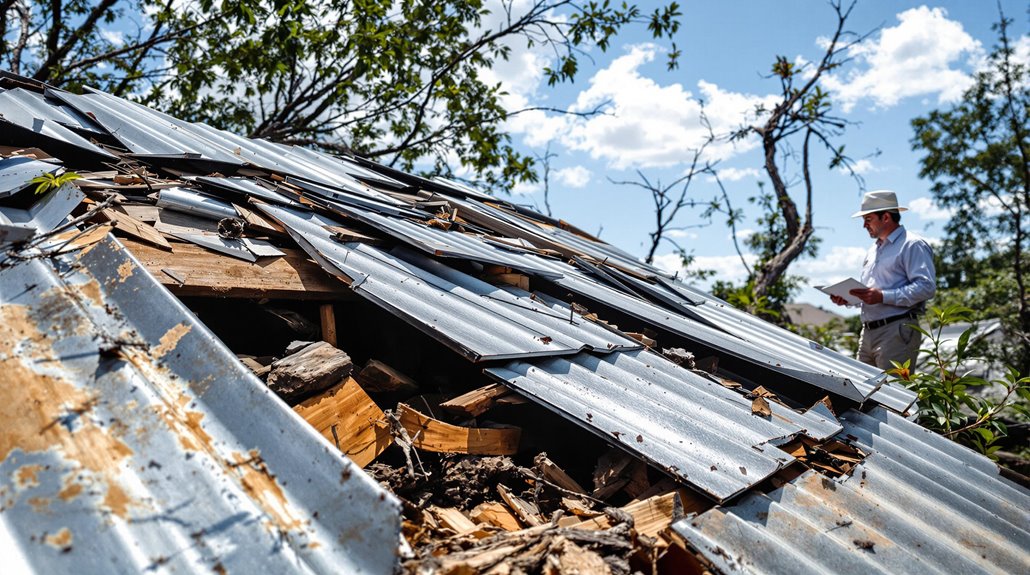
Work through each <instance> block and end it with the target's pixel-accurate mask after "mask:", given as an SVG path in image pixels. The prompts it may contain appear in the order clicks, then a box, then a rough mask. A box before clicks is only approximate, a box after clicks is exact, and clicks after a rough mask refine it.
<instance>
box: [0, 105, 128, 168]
mask: <svg viewBox="0 0 1030 575" xmlns="http://www.w3.org/2000/svg"><path fill="white" fill-rule="evenodd" d="M0 108H2V109H3V111H4V113H3V116H2V117H0V126H2V125H4V123H8V124H11V125H13V126H18V127H19V128H22V129H24V130H28V131H30V132H33V133H35V134H38V135H40V136H44V137H46V138H50V139H53V140H56V141H58V142H63V143H65V144H70V145H72V146H75V147H77V148H81V149H83V150H87V151H89V152H90V153H93V154H97V155H100V156H102V157H104V158H107V159H109V160H110V161H115V160H116V158H115V157H114V156H113V155H111V154H109V153H108V152H106V151H105V150H103V149H101V148H99V147H97V146H95V145H93V144H92V143H91V142H90V141H89V140H88V139H86V138H84V137H82V136H80V135H78V134H76V133H75V132H74V131H72V130H70V129H68V128H67V127H65V126H64V125H63V124H64V123H67V124H70V125H74V124H75V120H74V119H73V118H71V117H70V116H69V115H68V114H67V113H65V112H64V111H63V110H62V109H60V108H58V107H56V106H51V105H50V104H49V103H48V102H46V101H44V100H42V99H41V97H40V96H39V95H38V94H34V93H32V92H29V91H27V90H23V89H21V88H15V89H14V90H0Z"/></svg>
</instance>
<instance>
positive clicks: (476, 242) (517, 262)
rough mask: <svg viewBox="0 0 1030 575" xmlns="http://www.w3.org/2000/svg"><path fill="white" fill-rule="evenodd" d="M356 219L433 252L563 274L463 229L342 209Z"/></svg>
mask: <svg viewBox="0 0 1030 575" xmlns="http://www.w3.org/2000/svg"><path fill="white" fill-rule="evenodd" d="M340 210H341V211H343V212H344V213H346V214H347V215H349V216H351V217H353V218H354V219H356V220H358V221H361V222H364V223H366V224H368V225H370V226H373V227H375V228H376V229H378V230H380V231H382V232H383V233H386V234H388V235H390V236H391V237H393V238H396V239H398V240H400V241H402V242H405V243H407V244H409V245H411V246H412V247H415V248H417V249H419V250H422V251H424V252H426V253H428V254H430V255H436V256H443V257H457V258H463V259H468V260H472V261H477V262H483V263H488V264H495V265H501V266H507V267H511V268H514V269H517V270H520V271H523V272H526V273H531V274H534V275H537V276H540V277H543V278H557V277H560V276H561V274H559V273H557V272H553V271H550V270H548V269H547V268H546V267H543V266H538V265H533V263H534V261H535V260H536V259H538V258H534V257H520V255H514V254H512V250H510V249H505V248H503V247H501V246H499V245H497V244H496V243H487V242H485V241H483V240H482V239H481V238H480V237H477V236H473V235H470V234H464V233H461V232H456V231H455V232H451V231H445V230H441V229H438V228H434V227H431V226H429V225H426V224H423V223H415V222H412V221H410V220H407V219H404V218H391V217H387V216H382V215H379V214H377V213H371V212H368V211H362V210H358V209H351V208H340Z"/></svg>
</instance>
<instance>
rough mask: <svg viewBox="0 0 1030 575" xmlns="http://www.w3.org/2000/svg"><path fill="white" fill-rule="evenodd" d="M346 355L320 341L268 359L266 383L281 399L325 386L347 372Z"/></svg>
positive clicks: (348, 364)
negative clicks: (296, 350)
mask: <svg viewBox="0 0 1030 575" xmlns="http://www.w3.org/2000/svg"><path fill="white" fill-rule="evenodd" d="M353 367H354V365H353V364H352V363H351V360H350V356H348V355H347V354H346V353H344V352H343V351H342V350H339V349H336V348H335V347H333V346H332V345H329V344H328V343H326V342H324V341H319V342H316V343H313V344H311V345H309V346H307V347H305V348H303V349H301V350H300V351H298V352H297V353H294V354H293V355H288V356H286V357H284V358H282V359H279V360H276V361H273V362H272V370H271V371H270V372H269V373H268V380H267V382H266V383H267V385H268V387H269V388H270V389H271V390H272V391H274V392H275V393H276V394H277V395H279V397H281V398H283V399H284V400H285V401H290V400H291V399H298V398H300V397H302V396H304V395H307V394H309V393H314V392H317V391H321V390H323V389H326V388H327V387H329V386H331V385H333V384H335V383H337V382H338V381H340V380H341V379H343V378H345V377H347V376H348V375H350V372H351V369H353Z"/></svg>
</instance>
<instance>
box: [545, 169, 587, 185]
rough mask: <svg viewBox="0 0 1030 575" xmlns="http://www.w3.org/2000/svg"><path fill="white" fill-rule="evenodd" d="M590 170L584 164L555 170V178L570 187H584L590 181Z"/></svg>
mask: <svg viewBox="0 0 1030 575" xmlns="http://www.w3.org/2000/svg"><path fill="white" fill-rule="evenodd" d="M590 175H591V174H590V170H588V169H586V168H584V167H583V166H573V167H571V168H562V169H560V170H555V171H554V179H556V180H558V182H559V183H561V184H562V185H565V186H568V187H570V188H584V187H586V185H587V184H588V183H590Z"/></svg>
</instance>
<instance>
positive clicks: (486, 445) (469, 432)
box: [397, 403, 522, 455]
mask: <svg viewBox="0 0 1030 575" xmlns="http://www.w3.org/2000/svg"><path fill="white" fill-rule="evenodd" d="M397 418H398V419H399V420H400V422H401V425H403V426H404V428H405V429H406V430H407V431H408V434H409V435H410V436H411V437H412V442H411V443H412V445H414V446H415V447H417V448H418V449H423V450H425V451H435V452H440V453H468V454H472V455H511V454H513V453H516V452H518V448H519V438H520V436H521V434H522V430H521V429H519V428H518V427H513V426H506V427H496V428H490V427H459V426H457V425H451V424H449V423H444V422H442V421H440V420H438V419H434V418H432V417H429V416H427V415H423V414H422V413H419V412H418V411H416V410H414V409H412V408H411V407H410V406H408V405H407V404H404V403H401V404H398V406H397Z"/></svg>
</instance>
